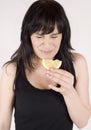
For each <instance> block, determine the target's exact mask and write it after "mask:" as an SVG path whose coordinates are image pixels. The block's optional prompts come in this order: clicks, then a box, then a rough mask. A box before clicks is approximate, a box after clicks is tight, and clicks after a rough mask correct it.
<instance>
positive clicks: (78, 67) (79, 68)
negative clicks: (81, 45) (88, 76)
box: [72, 53, 88, 76]
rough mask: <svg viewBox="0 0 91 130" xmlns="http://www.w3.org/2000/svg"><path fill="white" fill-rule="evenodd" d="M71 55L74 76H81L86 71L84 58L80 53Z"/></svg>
mask: <svg viewBox="0 0 91 130" xmlns="http://www.w3.org/2000/svg"><path fill="white" fill-rule="evenodd" d="M72 55H73V59H74V61H73V64H74V68H75V71H76V75H77V76H78V75H79V74H81V72H83V71H84V72H85V71H88V67H87V61H86V58H85V57H84V56H83V55H82V54H80V53H72Z"/></svg>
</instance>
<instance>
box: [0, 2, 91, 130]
mask: <svg viewBox="0 0 91 130" xmlns="http://www.w3.org/2000/svg"><path fill="white" fill-rule="evenodd" d="M70 35H71V32H70V25H69V21H68V19H67V16H66V14H65V11H64V9H63V7H62V6H61V5H60V4H59V3H58V2H56V1H54V0H38V1H36V2H34V3H33V4H32V5H31V6H30V8H29V9H28V11H27V12H26V14H25V17H24V20H23V23H22V28H21V44H20V46H19V48H18V49H17V51H16V52H15V53H14V54H13V56H12V57H11V60H10V61H9V62H8V63H6V64H5V65H4V67H3V72H2V75H1V79H0V130H10V124H11V117H12V111H13V108H15V113H14V116H15V127H16V130H72V128H73V123H74V124H76V125H77V127H78V128H82V127H84V126H85V125H86V124H87V122H88V119H89V117H90V103H89V94H88V93H89V92H88V69H87V63H86V60H85V58H84V57H83V56H82V55H81V54H78V53H72V51H71V50H72V46H71V44H70ZM42 59H59V60H61V61H62V66H61V67H60V68H59V69H56V68H50V69H49V70H46V69H45V68H44V67H43V66H42Z"/></svg>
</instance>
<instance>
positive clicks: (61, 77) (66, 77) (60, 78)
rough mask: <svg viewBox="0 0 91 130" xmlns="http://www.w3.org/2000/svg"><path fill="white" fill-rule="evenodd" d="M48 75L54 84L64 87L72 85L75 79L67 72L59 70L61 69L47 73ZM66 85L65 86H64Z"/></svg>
mask: <svg viewBox="0 0 91 130" xmlns="http://www.w3.org/2000/svg"><path fill="white" fill-rule="evenodd" d="M46 75H47V76H48V77H49V78H50V79H52V80H53V81H54V82H56V83H58V84H60V85H62V84H63V83H68V84H72V85H73V82H74V77H73V75H72V74H70V73H69V72H67V71H64V70H62V71H61V70H59V69H51V70H49V71H47V72H46ZM63 85H64V84H63Z"/></svg>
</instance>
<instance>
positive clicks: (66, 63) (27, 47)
mask: <svg viewBox="0 0 91 130" xmlns="http://www.w3.org/2000/svg"><path fill="white" fill-rule="evenodd" d="M55 25H57V29H58V32H59V33H62V41H61V46H60V49H59V51H58V53H57V54H56V56H55V57H54V59H56V58H57V59H59V60H62V68H63V69H65V70H67V71H69V72H71V73H72V74H73V75H74V77H75V71H74V67H73V64H72V61H73V59H72V54H71V50H72V49H73V48H72V46H71V43H70V37H71V30H70V25H69V21H68V18H67V16H66V13H65V11H64V9H63V7H62V6H61V5H60V4H59V3H58V2H56V1H54V0H38V1H36V2H34V3H33V4H32V5H31V6H30V7H29V9H28V11H27V12H26V14H25V16H24V19H23V22H22V27H21V44H20V46H19V48H18V50H17V51H16V52H15V53H14V54H13V55H12V57H11V61H10V62H16V63H17V65H18V66H22V65H23V66H24V67H26V66H27V65H28V67H29V68H31V69H33V65H32V57H33V56H34V51H33V48H32V44H31V39H30V36H31V35H32V34H33V33H35V32H36V31H42V33H43V34H49V33H51V32H53V30H54V28H55Z"/></svg>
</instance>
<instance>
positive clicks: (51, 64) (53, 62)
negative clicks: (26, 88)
mask: <svg viewBox="0 0 91 130" xmlns="http://www.w3.org/2000/svg"><path fill="white" fill-rule="evenodd" d="M61 64H62V61H61V60H58V59H56V60H52V59H51V60H50V59H43V60H42V65H43V66H44V67H45V68H46V69H49V68H51V67H53V68H59V67H60V66H61Z"/></svg>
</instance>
